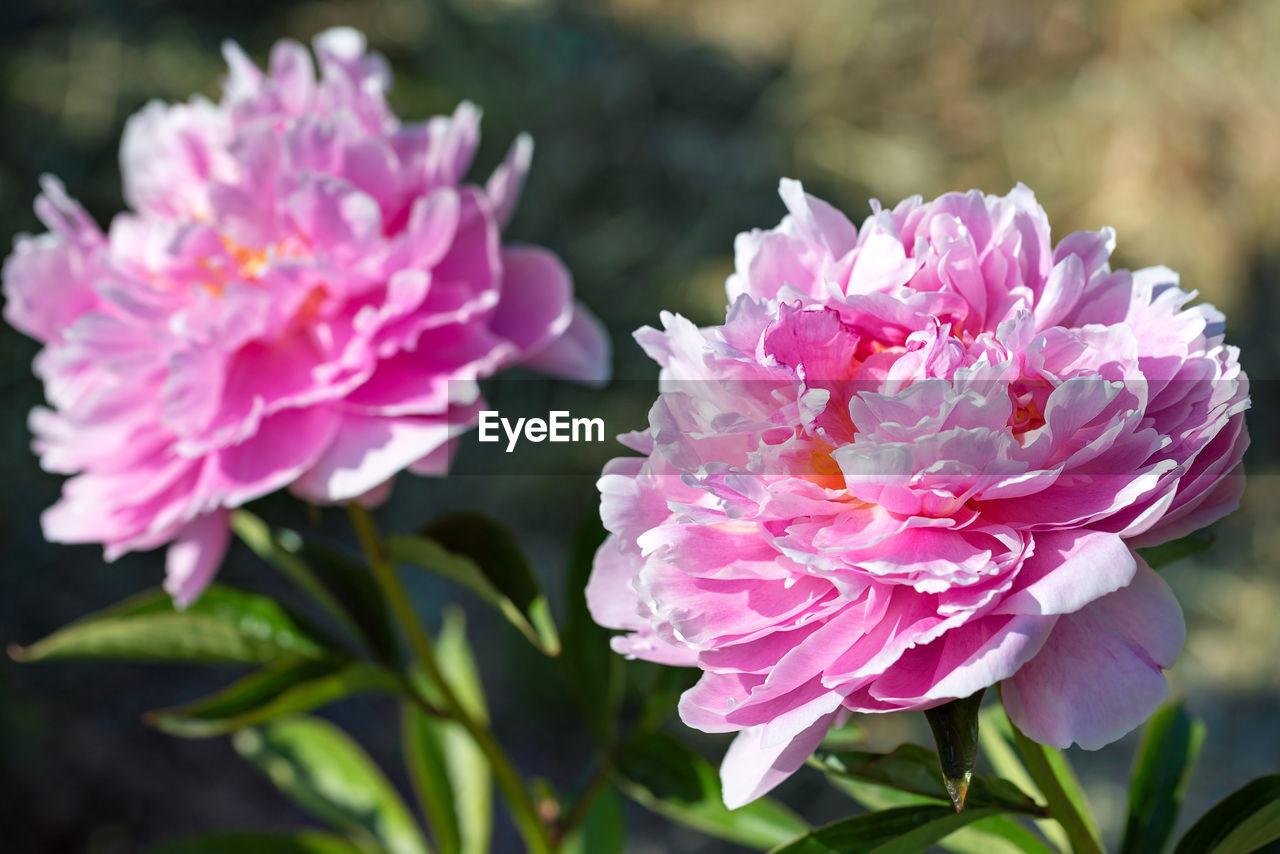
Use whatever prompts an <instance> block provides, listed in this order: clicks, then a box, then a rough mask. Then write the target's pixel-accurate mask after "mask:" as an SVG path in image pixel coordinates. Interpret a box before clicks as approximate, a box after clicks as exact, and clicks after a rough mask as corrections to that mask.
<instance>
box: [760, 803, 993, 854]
mask: <svg viewBox="0 0 1280 854" xmlns="http://www.w3.org/2000/svg"><path fill="white" fill-rule="evenodd" d="M1000 813H1001V810H999V809H997V808H993V807H980V808H979V807H971V808H969V809H967V810H965V811H964V812H959V813H958V812H956V811H955V809H954V808H953V807H952V806H950V805H949V804H937V805H922V806H909V807H897V808H895V809H889V810H881V811H880V812H874V813H869V814H867V815H860V816H856V817H854V818H848V819H844V820H842V821H837V822H834V823H833V824H828V825H826V826H824V827H819V828H815V829H814V830H812V831H810V832H808V833H806V834H805V835H804V836H801V837H799V838H798V839H794V840H792V841H790V842H788V843H786V844H785V845H781V846H779V847H777V848H775V849H773V852H772V854H831V852H839V854H916V852H921V851H926V850H928V849H929V847H930V846H932V845H934V844H935V843H937V842H939V841H940V840H942V839H944V838H945V837H946V836H948V835H949V834H951V833H954V832H955V831H956V830H959V829H960V828H963V827H966V826H968V825H971V824H973V823H974V822H976V821H981V820H982V819H984V818H990V817H992V816H998V815H1000Z"/></svg>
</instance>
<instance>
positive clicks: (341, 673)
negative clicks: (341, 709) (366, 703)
mask: <svg viewBox="0 0 1280 854" xmlns="http://www.w3.org/2000/svg"><path fill="white" fill-rule="evenodd" d="M399 688H400V683H399V682H398V681H397V680H396V678H395V677H394V676H393V675H392V674H391V673H389V672H388V671H386V670H383V669H382V668H381V667H377V666H375V665H372V664H368V663H367V662H363V661H341V660H338V659H333V660H320V661H316V660H313V659H292V660H290V659H284V660H281V661H277V662H275V663H273V664H269V665H267V666H266V667H265V668H263V669H262V670H259V671H258V672H256V673H252V674H250V675H248V676H246V677H244V678H243V679H241V680H240V681H238V682H236V683H234V684H232V685H231V686H229V687H228V688H226V689H224V690H222V691H220V692H218V693H217V694H214V695H212V696H210V697H205V698H203V699H200V700H196V701H195V702H193V703H188V704H186V705H183V706H178V707H175V708H172V709H161V710H160V711H157V712H152V713H150V714H149V715H148V716H147V720H148V723H151V724H152V725H154V726H155V727H156V728H157V729H159V730H161V731H163V732H167V733H169V734H170V735H178V736H183V737H186V738H208V737H210V736H215V735H225V734H227V733H230V732H235V731H236V730H239V729H243V728H245V727H247V726H254V725H257V724H261V723H264V722H266V721H269V720H272V719H274V718H278V717H283V716H284V715H294V714H298V713H301V712H307V711H310V710H312V709H315V708H319V707H320V706H324V705H327V704H329V703H332V702H335V701H337V700H341V699H343V698H344V697H349V696H351V695H353V694H359V693H366V692H371V691H384V692H388V693H395V692H396V691H397V690H399Z"/></svg>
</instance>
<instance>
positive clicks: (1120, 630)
mask: <svg viewBox="0 0 1280 854" xmlns="http://www.w3.org/2000/svg"><path fill="white" fill-rule="evenodd" d="M1185 636H1186V627H1185V625H1184V624H1183V620H1182V609H1181V608H1179V607H1178V602H1177V600H1176V599H1174V597H1173V593H1172V591H1170V590H1169V586H1168V585H1167V584H1165V582H1164V579H1162V578H1161V577H1160V576H1159V575H1157V574H1156V573H1155V572H1154V571H1152V570H1151V569H1150V568H1149V567H1147V566H1146V565H1145V564H1143V565H1141V566H1140V567H1139V569H1138V572H1137V574H1136V575H1135V576H1134V579H1133V583H1132V584H1130V585H1129V586H1128V587H1124V588H1122V589H1120V590H1117V591H1116V592H1115V593H1112V594H1110V595H1109V596H1105V597H1103V598H1102V599H1099V600H1097V601H1096V602H1094V603H1092V604H1090V605H1088V606H1086V607H1085V608H1084V609H1082V610H1080V611H1077V612H1075V613H1073V614H1068V615H1066V616H1063V617H1059V618H1058V623H1057V625H1056V626H1055V627H1054V630H1053V634H1052V635H1050V637H1049V640H1048V641H1046V642H1045V645H1044V648H1043V649H1041V650H1040V653H1039V654H1038V655H1037V656H1036V657H1035V658H1033V659H1031V661H1029V662H1027V663H1026V664H1024V665H1023V666H1022V669H1021V670H1019V671H1018V672H1017V673H1016V674H1014V676H1013V677H1012V678H1010V679H1006V680H1005V682H1004V703H1005V708H1006V709H1007V710H1008V711H1009V717H1010V719H1011V720H1012V721H1013V722H1014V723H1015V724H1017V726H1018V728H1019V729H1021V730H1022V731H1023V732H1024V733H1026V734H1027V735H1028V736H1029V737H1030V738H1032V739H1034V740H1035V741H1038V742H1040V743H1041V744H1047V745H1050V746H1053V747H1057V748H1065V747H1067V746H1069V745H1070V744H1072V743H1076V744H1079V745H1080V746H1081V747H1083V748H1085V749H1087V750H1097V749H1098V748H1099V747H1102V746H1103V745H1105V744H1110V743H1111V742H1113V741H1115V740H1116V739H1118V738H1120V737H1121V736H1123V735H1124V734H1125V733H1127V732H1129V731H1130V730H1132V729H1134V728H1135V727H1137V726H1138V725H1139V724H1141V723H1142V722H1143V721H1144V720H1146V719H1147V717H1149V716H1150V715H1151V713H1152V712H1154V711H1155V710H1156V707H1157V706H1159V705H1160V702H1161V701H1162V700H1163V699H1164V697H1165V694H1166V692H1167V686H1166V684H1165V679H1164V674H1163V672H1162V671H1163V669H1165V668H1168V667H1172V666H1173V662H1174V661H1175V660H1176V659H1177V657H1178V652H1179V651H1180V650H1181V649H1182V642H1183V640H1184V638H1185Z"/></svg>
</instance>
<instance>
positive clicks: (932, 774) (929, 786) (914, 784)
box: [814, 744, 1044, 816]
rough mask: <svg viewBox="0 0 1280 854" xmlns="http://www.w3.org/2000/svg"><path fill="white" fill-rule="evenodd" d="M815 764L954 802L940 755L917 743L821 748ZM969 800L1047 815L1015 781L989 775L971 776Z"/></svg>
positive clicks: (828, 770)
mask: <svg viewBox="0 0 1280 854" xmlns="http://www.w3.org/2000/svg"><path fill="white" fill-rule="evenodd" d="M814 764H816V765H817V766H818V767H819V768H821V769H822V770H823V771H825V772H826V773H827V774H828V775H829V776H832V777H838V778H846V779H850V780H858V781H861V782H864V783H872V784H875V785H877V786H887V787H889V788H893V789H897V790H899V791H902V792H909V793H911V794H915V795H921V796H924V797H927V798H933V799H935V800H938V801H941V802H944V803H949V802H950V801H951V796H950V794H949V792H948V791H947V788H946V786H945V785H944V784H943V781H942V779H941V778H940V776H939V774H938V759H937V757H936V756H935V755H934V753H933V751H931V750H929V748H927V747H922V746H921V745H918V744H903V745H901V746H899V747H898V748H897V749H895V750H893V751H891V752H889V753H866V752H862V751H853V750H850V751H839V752H834V753H833V752H827V751H819V752H818V753H817V754H815V756H814ZM968 802H969V803H970V804H971V805H973V806H975V807H997V808H999V809H1002V810H1005V811H1007V812H1016V813H1023V814H1025V815H1035V816H1039V815H1043V814H1044V808H1043V807H1041V806H1040V805H1039V804H1037V803H1036V802H1035V801H1033V800H1032V799H1031V798H1030V797H1028V796H1027V795H1026V794H1024V793H1023V792H1022V791H1021V790H1020V789H1019V788H1018V787H1017V786H1015V785H1014V784H1013V783H1011V782H1009V781H1008V780H1003V779H1001V778H999V777H992V776H990V775H986V774H978V775H974V776H972V777H971V780H970V784H969V795H968Z"/></svg>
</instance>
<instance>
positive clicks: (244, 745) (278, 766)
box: [232, 716, 428, 854]
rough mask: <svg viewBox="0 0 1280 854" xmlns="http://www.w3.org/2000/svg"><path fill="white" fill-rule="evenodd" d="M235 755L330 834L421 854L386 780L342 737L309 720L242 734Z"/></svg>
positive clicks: (395, 852)
mask: <svg viewBox="0 0 1280 854" xmlns="http://www.w3.org/2000/svg"><path fill="white" fill-rule="evenodd" d="M232 744H234V745H235V748H236V750H237V751H239V753H240V755H241V756H243V757H244V758H245V759H246V760H248V761H249V762H250V763H251V764H253V765H254V766H255V767H257V768H258V770H260V771H262V773H263V774H265V775H266V776H267V778H268V779H270V780H271V782H272V783H274V784H275V786H276V788H278V789H279V790H280V791H281V792H283V793H284V794H285V795H287V796H288V797H289V798H291V799H292V800H293V801H294V802H295V803H297V804H298V805H299V806H300V807H302V808H303V809H305V810H307V811H308V812H310V813H311V814H313V815H314V816H316V818H318V819H320V820H321V821H324V822H325V823H327V824H329V825H330V826H332V827H334V828H335V829H338V830H341V831H343V832H345V833H348V834H350V835H351V836H352V837H353V838H355V839H357V840H358V841H361V842H362V843H364V844H374V845H381V846H383V847H385V849H386V850H387V851H388V852H390V854H424V852H426V851H427V850H428V849H427V845H426V842H425V841H424V840H423V839H422V836H421V835H420V834H419V832H418V829H417V827H416V826H415V825H414V821H413V818H412V817H411V815H410V813H409V810H408V808H406V807H405V805H404V802H403V801H401V800H400V796H399V795H398V794H396V791H395V789H393V788H392V786H391V784H390V783H389V782H387V778H386V777H385V776H383V774H382V772H381V771H380V770H379V769H378V767H377V766H376V765H374V763H373V761H372V760H371V759H370V758H369V757H368V756H367V755H366V754H365V752H364V751H363V750H362V749H361V748H360V746H359V745H357V744H356V743H355V742H354V741H352V740H351V738H350V737H349V736H347V734H346V733H344V732H342V730H340V729H338V728H337V727H335V726H334V725H333V724H331V723H329V722H327V721H323V720H320V719H319V718H310V717H301V716H300V717H293V718H282V719H279V720H276V721H272V722H271V723H269V724H266V725H265V726H262V727H257V728H251V729H242V730H240V731H239V732H237V733H236V734H235V736H234V737H233V738H232Z"/></svg>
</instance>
